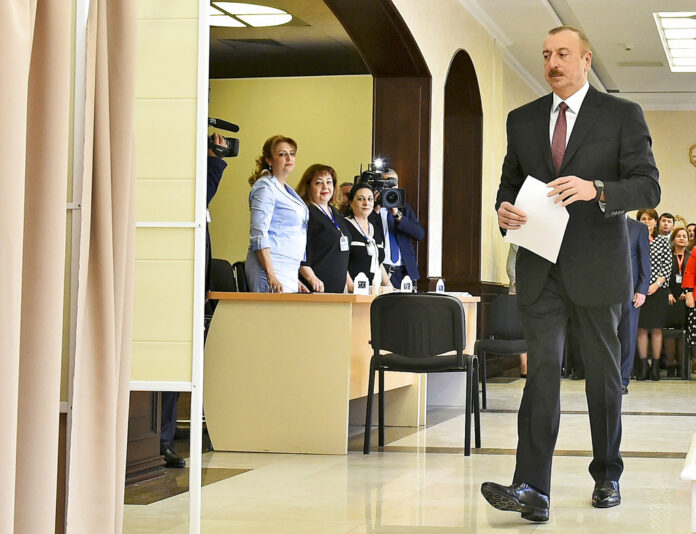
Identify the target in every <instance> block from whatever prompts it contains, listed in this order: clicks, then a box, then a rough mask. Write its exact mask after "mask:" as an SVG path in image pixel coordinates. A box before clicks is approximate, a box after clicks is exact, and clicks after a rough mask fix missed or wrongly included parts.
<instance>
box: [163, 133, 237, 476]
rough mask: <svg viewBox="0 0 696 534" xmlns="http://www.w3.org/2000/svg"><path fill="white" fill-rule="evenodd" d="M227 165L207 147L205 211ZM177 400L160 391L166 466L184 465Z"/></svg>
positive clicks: (207, 277) (207, 243)
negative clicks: (176, 436) (178, 446)
mask: <svg viewBox="0 0 696 534" xmlns="http://www.w3.org/2000/svg"><path fill="white" fill-rule="evenodd" d="M213 143H214V144H215V145H217V146H219V147H226V146H227V144H226V143H225V139H224V138H223V137H222V136H221V135H219V134H217V133H216V134H213ZM225 167H227V163H226V162H225V161H224V160H223V159H222V157H220V156H218V155H217V154H215V152H214V151H213V149H212V148H209V149H208V183H207V195H206V204H205V205H206V212H207V207H208V205H210V201H211V200H212V199H213V197H214V196H215V193H217V190H218V186H219V185H220V180H222V173H223V171H224V170H225ZM206 215H207V222H210V212H207V213H206ZM211 257H212V254H211V251H210V232H209V231H208V225H207V224H206V226H205V291H206V293H207V292H208V290H209V289H210V259H211ZM178 400H179V393H178V392H176V391H163V392H162V414H161V416H162V417H161V421H162V428H161V432H160V454H161V455H162V456H164V462H165V464H166V466H167V467H176V468H181V467H186V460H184V459H183V458H182V457H181V456H179V455H178V454H177V452H176V449H175V448H174V434H175V433H176V419H177V413H176V412H177V410H176V403H177V401H178Z"/></svg>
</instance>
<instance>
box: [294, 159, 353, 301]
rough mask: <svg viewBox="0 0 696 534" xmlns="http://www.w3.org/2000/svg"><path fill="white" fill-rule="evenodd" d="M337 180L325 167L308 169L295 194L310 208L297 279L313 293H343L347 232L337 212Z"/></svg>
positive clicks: (346, 263) (316, 166)
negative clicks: (302, 258) (305, 240)
mask: <svg viewBox="0 0 696 534" xmlns="http://www.w3.org/2000/svg"><path fill="white" fill-rule="evenodd" d="M337 182H338V180H337V178H336V171H335V170H334V169H333V168H331V167H329V166H328V165H321V164H318V163H316V164H314V165H311V166H310V167H309V168H308V169H307V170H306V171H305V172H304V174H303V175H302V179H301V180H300V184H299V185H298V187H297V193H298V194H299V195H300V197H302V199H303V200H304V201H305V202H306V203H307V205H308V206H309V222H308V223H307V250H306V257H305V260H304V261H303V262H302V263H301V265H300V279H301V280H303V282H304V283H305V285H306V286H307V287H308V288H309V289H310V290H312V291H314V292H315V293H343V292H344V291H345V287H346V273H347V272H348V256H349V253H350V251H349V240H350V238H349V235H350V234H349V231H348V228H347V226H346V221H345V219H344V218H343V215H341V214H340V213H339V211H338V209H336V206H335V205H334V204H335V202H336V191H337V187H336V184H337Z"/></svg>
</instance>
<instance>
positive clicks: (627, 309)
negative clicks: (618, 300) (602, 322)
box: [618, 299, 640, 386]
mask: <svg viewBox="0 0 696 534" xmlns="http://www.w3.org/2000/svg"><path fill="white" fill-rule="evenodd" d="M639 317H640V308H634V307H633V300H632V299H631V301H630V302H624V303H623V305H622V306H621V319H620V320H619V328H618V331H619V341H620V342H621V383H622V384H623V385H624V386H628V382H629V380H630V378H631V371H632V370H633V358H634V357H635V354H636V339H637V337H638V318H639Z"/></svg>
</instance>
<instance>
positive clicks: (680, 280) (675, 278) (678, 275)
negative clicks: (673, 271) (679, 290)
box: [674, 273, 682, 284]
mask: <svg viewBox="0 0 696 534" xmlns="http://www.w3.org/2000/svg"><path fill="white" fill-rule="evenodd" d="M674 281H675V282H677V284H681V283H682V275H681V273H679V274H677V275H675V276H674Z"/></svg>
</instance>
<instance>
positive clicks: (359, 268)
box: [346, 184, 391, 292]
mask: <svg viewBox="0 0 696 534" xmlns="http://www.w3.org/2000/svg"><path fill="white" fill-rule="evenodd" d="M349 198H350V212H351V215H349V216H348V217H347V219H346V220H347V221H348V223H349V224H348V229H349V230H350V258H349V260H348V278H347V282H348V291H349V292H352V291H353V279H354V278H355V277H356V276H357V275H358V273H365V275H366V276H367V278H368V280H369V281H370V285H373V283H374V280H375V276H377V277H379V285H382V286H388V287H391V282H389V277H388V276H387V271H386V270H385V269H384V265H383V263H382V262H384V234H383V233H382V232H375V228H374V226H372V223H370V222H369V221H368V220H367V218H368V217H369V216H370V214H371V213H372V211H373V210H374V206H375V196H374V191H373V189H372V187H370V186H369V185H367V184H356V185H354V186H353V189H351V191H350V197H349Z"/></svg>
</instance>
